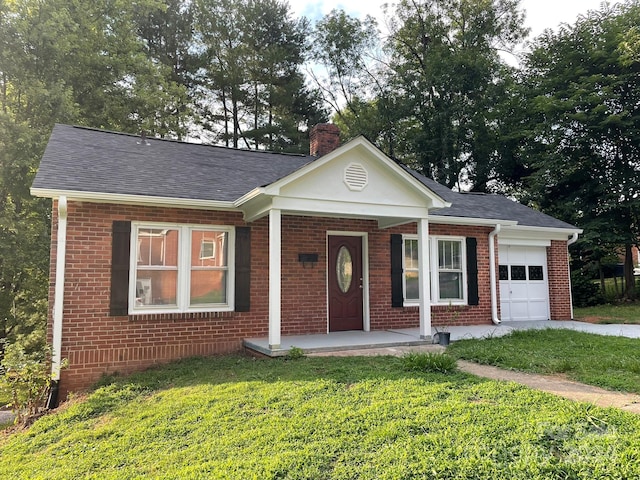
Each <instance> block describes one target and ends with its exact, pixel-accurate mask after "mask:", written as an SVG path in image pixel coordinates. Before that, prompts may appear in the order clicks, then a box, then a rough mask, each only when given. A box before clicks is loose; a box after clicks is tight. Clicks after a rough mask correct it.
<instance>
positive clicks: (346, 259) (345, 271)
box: [336, 245, 353, 293]
mask: <svg viewBox="0 0 640 480" xmlns="http://www.w3.org/2000/svg"><path fill="white" fill-rule="evenodd" d="M352 277H353V261H352V259H351V254H350V253H349V249H347V247H345V246H344V245H343V246H342V247H340V250H338V258H337V259H336V278H337V279H338V287H340V291H341V292H342V293H347V292H348V291H349V288H351V279H352Z"/></svg>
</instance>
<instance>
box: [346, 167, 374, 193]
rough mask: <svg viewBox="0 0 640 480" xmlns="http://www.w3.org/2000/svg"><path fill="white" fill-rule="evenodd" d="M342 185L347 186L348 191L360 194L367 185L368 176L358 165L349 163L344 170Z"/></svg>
mask: <svg viewBox="0 0 640 480" xmlns="http://www.w3.org/2000/svg"><path fill="white" fill-rule="evenodd" d="M344 183H346V184H347V187H349V190H353V191H356V192H361V191H362V190H364V187H366V186H367V183H369V174H368V173H367V171H366V170H365V169H364V167H363V166H362V165H360V164H359V163H350V164H349V166H348V167H347V168H345V169H344Z"/></svg>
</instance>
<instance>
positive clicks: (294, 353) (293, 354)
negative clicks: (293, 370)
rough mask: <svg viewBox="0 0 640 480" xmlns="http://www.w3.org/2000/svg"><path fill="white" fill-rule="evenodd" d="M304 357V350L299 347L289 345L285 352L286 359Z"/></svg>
mask: <svg viewBox="0 0 640 480" xmlns="http://www.w3.org/2000/svg"><path fill="white" fill-rule="evenodd" d="M299 358H304V350H302V349H301V348H300V347H291V348H290V349H289V351H288V352H287V360H298V359H299Z"/></svg>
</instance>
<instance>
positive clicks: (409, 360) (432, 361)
mask: <svg viewBox="0 0 640 480" xmlns="http://www.w3.org/2000/svg"><path fill="white" fill-rule="evenodd" d="M402 364H403V366H404V368H405V369H407V370H409V371H417V372H433V373H451V372H454V371H456V370H457V369H458V367H457V365H456V359H455V358H454V357H452V356H450V355H447V354H446V353H430V352H427V353H424V352H409V353H407V354H405V355H404V356H403V357H402Z"/></svg>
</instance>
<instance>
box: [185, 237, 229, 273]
mask: <svg viewBox="0 0 640 480" xmlns="http://www.w3.org/2000/svg"><path fill="white" fill-rule="evenodd" d="M191 266H192V267H226V266H227V233H226V232H216V231H207V230H193V231H192V232H191Z"/></svg>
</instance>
